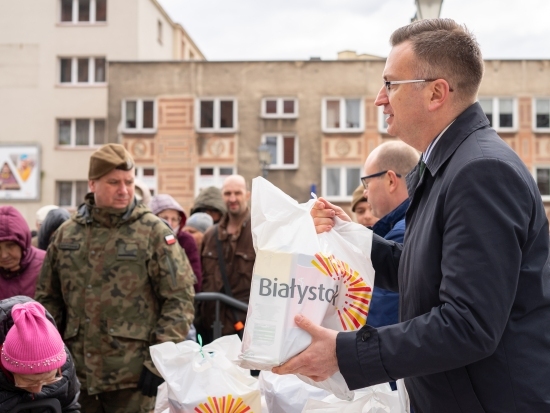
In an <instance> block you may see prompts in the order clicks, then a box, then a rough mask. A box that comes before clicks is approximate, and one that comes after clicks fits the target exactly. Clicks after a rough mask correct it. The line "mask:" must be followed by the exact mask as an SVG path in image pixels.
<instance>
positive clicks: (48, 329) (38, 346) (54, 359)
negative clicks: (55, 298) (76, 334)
mask: <svg viewBox="0 0 550 413" xmlns="http://www.w3.org/2000/svg"><path fill="white" fill-rule="evenodd" d="M11 316H12V318H13V327H12V328H10V330H9V331H8V334H7V335H6V341H4V344H3V346H2V356H1V359H2V365H3V366H4V367H5V368H6V370H8V371H11V372H12V373H18V374H38V373H45V372H48V371H52V370H55V369H57V368H59V367H61V366H62V365H63V364H65V361H66V360H67V354H66V353H65V346H64V345H63V340H62V339H61V336H60V335H59V332H58V331H57V329H56V328H55V326H54V325H53V324H52V323H51V322H50V321H49V320H48V319H47V318H46V310H45V309H44V307H42V305H41V304H40V303H37V302H36V301H31V302H27V303H24V304H16V305H14V306H13V308H12V310H11Z"/></svg>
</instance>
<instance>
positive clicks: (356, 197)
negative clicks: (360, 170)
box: [351, 184, 367, 212]
mask: <svg viewBox="0 0 550 413" xmlns="http://www.w3.org/2000/svg"><path fill="white" fill-rule="evenodd" d="M363 192H365V188H363V184H361V185H359V186H358V187H357V188H356V189H355V191H353V195H352V199H351V212H355V207H356V206H357V204H358V203H359V202H367V198H365V197H364V196H363Z"/></svg>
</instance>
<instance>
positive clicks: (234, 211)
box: [196, 175, 256, 342]
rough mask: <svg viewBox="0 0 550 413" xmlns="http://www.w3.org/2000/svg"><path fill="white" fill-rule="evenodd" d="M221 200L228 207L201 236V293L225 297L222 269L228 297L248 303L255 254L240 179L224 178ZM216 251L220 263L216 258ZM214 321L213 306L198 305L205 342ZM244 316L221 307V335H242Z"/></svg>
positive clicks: (199, 328)
mask: <svg viewBox="0 0 550 413" xmlns="http://www.w3.org/2000/svg"><path fill="white" fill-rule="evenodd" d="M222 196H223V200H224V202H225V205H226V207H227V212H226V213H225V214H224V216H223V217H222V219H221V220H220V222H219V223H218V224H216V225H214V226H212V227H210V228H209V229H208V230H207V231H206V233H205V234H204V239H203V242H202V249H201V260H202V277H203V278H202V283H203V284H202V291H203V292H219V293H227V291H226V289H225V288H224V280H223V275H222V270H221V269H220V268H221V267H223V268H225V274H226V276H227V281H228V284H229V286H230V288H231V295H232V296H233V298H236V299H237V300H241V301H244V302H248V299H249V297H250V284H251V282H252V269H253V267H254V260H255V259H256V253H255V252H254V247H253V245H252V231H251V227H250V208H249V207H248V201H249V199H250V191H249V190H248V187H247V183H246V181H245V179H244V178H243V177H242V176H241V175H231V176H229V177H227V179H226V180H225V182H224V184H223V187H222ZM218 250H219V251H221V252H222V259H221V260H220V259H219V258H218ZM214 317H215V303H214V302H203V303H200V305H199V312H198V319H199V321H198V322H197V323H196V325H197V331H198V332H199V333H200V334H201V335H202V336H203V339H204V341H205V342H209V341H211V340H212V323H213V322H214ZM245 318H246V314H245V313H243V312H242V311H238V310H233V309H232V308H229V307H227V306H225V305H224V304H220V319H221V323H222V325H223V328H222V335H229V334H236V333H238V332H240V331H242V329H243V327H244V320H245Z"/></svg>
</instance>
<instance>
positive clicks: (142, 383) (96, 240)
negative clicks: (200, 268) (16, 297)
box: [36, 144, 195, 413]
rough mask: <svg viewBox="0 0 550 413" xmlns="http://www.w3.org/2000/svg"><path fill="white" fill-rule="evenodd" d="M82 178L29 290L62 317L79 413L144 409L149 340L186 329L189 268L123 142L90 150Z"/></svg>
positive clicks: (152, 387)
mask: <svg viewBox="0 0 550 413" xmlns="http://www.w3.org/2000/svg"><path fill="white" fill-rule="evenodd" d="M89 179H90V181H89V184H90V188H91V191H92V193H89V194H88V195H86V199H85V203H84V204H83V205H82V206H81V207H80V208H79V209H78V212H77V213H76V215H75V216H73V217H72V219H71V220H69V221H67V222H65V223H64V224H63V225H62V226H61V227H60V228H59V230H58V232H57V234H56V236H55V238H54V240H53V241H52V243H51V245H50V247H49V249H48V253H47V255H46V259H45V261H44V265H43V267H42V272H41V274H40V279H39V283H38V286H37V293H36V299H37V300H38V301H39V302H41V303H42V304H43V305H44V306H45V307H46V308H47V309H48V311H50V312H51V313H52V315H53V316H54V317H55V319H56V322H58V323H61V322H63V325H64V333H63V337H64V340H65V343H66V344H67V346H68V347H69V349H70V350H71V352H72V354H73V355H74V362H75V365H76V368H77V375H78V378H79V380H80V382H81V383H82V392H81V398H80V403H81V405H82V412H107V413H110V412H130V413H131V412H148V411H150V410H151V409H152V408H153V407H154V395H155V394H156V388H157V386H158V385H159V384H160V383H162V378H160V377H159V376H160V375H159V374H158V371H157V370H156V369H155V368H154V366H153V364H152V361H151V357H150V354H149V346H151V345H153V344H158V343H162V342H165V341H174V342H179V341H182V340H183V339H184V338H185V336H186V334H187V331H188V329H189V325H190V323H191V322H192V321H193V315H194V314H193V295H194V292H193V283H194V279H195V277H194V276H193V273H192V271H191V269H190V265H189V262H188V260H187V257H186V256H185V252H183V250H182V249H181V248H180V246H179V245H178V243H177V240H176V238H175V237H174V235H173V233H172V231H171V230H170V228H169V227H168V226H167V225H166V224H165V223H164V222H163V221H161V220H160V218H158V217H156V216H155V215H154V214H152V213H151V211H150V210H149V209H148V208H147V207H146V206H145V205H143V204H137V203H136V201H135V198H134V184H133V180H134V164H133V160H132V158H131V157H130V155H129V154H128V152H127V151H126V150H125V149H124V147H123V146H121V145H115V144H109V145H105V146H104V147H102V148H101V149H99V150H98V151H96V152H94V154H93V155H92V157H91V159H90V172H89ZM150 396H153V397H150Z"/></svg>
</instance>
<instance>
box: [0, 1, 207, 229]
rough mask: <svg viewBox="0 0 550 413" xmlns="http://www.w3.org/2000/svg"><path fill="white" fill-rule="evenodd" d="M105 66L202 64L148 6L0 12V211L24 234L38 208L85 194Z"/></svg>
mask: <svg viewBox="0 0 550 413" xmlns="http://www.w3.org/2000/svg"><path fill="white" fill-rule="evenodd" d="M110 60H119V61H120V60H129V61H130V60H131V61H136V60H137V61H140V60H147V61H170V60H204V56H203V54H202V53H201V51H200V49H199V48H198V47H197V46H196V44H195V43H194V42H193V40H192V39H191V37H190V36H189V35H188V33H187V32H186V31H185V30H184V29H183V27H182V26H181V25H179V24H177V23H175V22H174V21H172V19H171V18H170V17H169V16H168V15H167V13H166V12H165V11H164V10H163V9H162V7H161V6H160V5H159V4H158V2H157V1H156V0H116V1H115V0H49V1H43V0H29V1H10V2H8V1H3V2H0V90H1V94H2V99H0V124H1V125H2V127H1V129H0V168H2V169H1V171H2V173H3V174H4V176H6V177H7V178H6V179H5V180H4V181H5V182H6V181H7V182H8V184H7V185H3V186H2V185H0V204H11V205H14V206H15V207H17V208H18V209H19V210H20V211H21V212H22V213H23V214H24V216H25V217H26V219H27V221H28V223H29V225H30V226H31V228H34V214H35V212H36V210H37V209H38V208H39V207H41V206H42V205H46V204H56V205H60V206H64V207H67V208H69V209H72V208H75V207H76V206H77V205H78V204H79V203H81V202H82V199H83V196H84V194H85V193H86V192H87V190H88V184H87V173H88V170H87V167H88V160H89V157H90V155H91V153H92V152H93V151H94V150H95V149H96V148H97V147H98V146H100V145H102V144H104V143H106V142H108V141H109V138H108V135H107V98H108V96H107V92H108V85H109V83H110V74H109V69H108V62H109V61H110ZM147 110H148V109H147V107H146V108H145V112H142V113H139V115H140V116H144V117H145V118H146V120H147V119H149V118H150V117H151V116H152V114H151V113H149V112H147ZM135 115H136V116H137V115H138V113H136V114H135ZM0 180H1V179H0Z"/></svg>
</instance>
